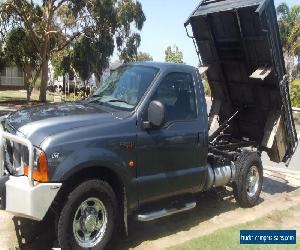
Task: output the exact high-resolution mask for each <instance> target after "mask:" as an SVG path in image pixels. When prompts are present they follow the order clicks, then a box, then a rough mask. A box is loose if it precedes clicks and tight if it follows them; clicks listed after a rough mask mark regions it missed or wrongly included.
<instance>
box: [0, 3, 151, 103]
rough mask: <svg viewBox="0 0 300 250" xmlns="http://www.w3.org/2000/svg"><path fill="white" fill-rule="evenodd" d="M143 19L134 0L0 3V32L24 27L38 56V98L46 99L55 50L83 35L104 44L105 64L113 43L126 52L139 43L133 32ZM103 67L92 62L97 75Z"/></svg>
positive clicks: (139, 8)
mask: <svg viewBox="0 0 300 250" xmlns="http://www.w3.org/2000/svg"><path fill="white" fill-rule="evenodd" d="M145 20H146V17H145V15H144V12H143V10H142V5H141V4H140V2H138V1H135V0H101V1H100V0H43V1H38V2H37V3H36V2H35V3H34V2H33V1H26V0H7V1H5V2H4V3H2V4H1V6H0V34H1V35H2V36H3V35H4V34H5V33H6V32H7V30H9V28H10V27H17V26H18V27H23V28H24V29H25V30H26V32H28V34H29V36H30V39H31V40H32V43H33V46H34V48H35V50H36V53H37V54H38V55H39V57H40V59H41V68H42V77H41V90H40V91H41V92H40V101H46V89H47V82H48V64H49V59H50V58H51V56H52V55H53V54H54V53H57V52H59V51H61V50H63V49H65V48H67V47H69V46H72V43H73V42H75V41H77V40H78V39H79V38H80V37H81V36H82V35H83V36H86V37H88V38H90V39H91V40H93V41H94V44H97V43H100V42H102V41H104V42H105V43H106V44H105V46H102V47H101V48H102V49H103V50H102V51H101V53H102V54H103V55H104V56H106V58H104V57H103V60H101V62H104V64H105V65H104V66H106V65H107V63H108V60H109V57H110V56H111V55H112V54H113V50H111V48H112V47H113V48H114V44H115V43H116V45H117V49H118V50H119V52H120V53H121V54H126V53H124V52H123V51H124V50H126V49H127V47H128V46H127V45H129V44H133V45H132V46H133V47H134V46H137V45H139V44H138V43H135V42H132V41H137V40H138V39H140V35H139V34H138V33H137V32H136V31H140V30H141V29H142V27H143V24H144V22H145ZM106 48H108V51H109V52H110V53H108V52H107V50H106ZM134 50H135V49H134ZM127 53H128V54H129V55H130V53H132V51H131V50H129V51H127ZM108 55H109V56H108ZM97 63H99V61H98V62H97ZM97 66H98V67H97ZM104 66H103V65H93V70H95V71H96V72H95V73H97V74H98V75H100V74H101V73H102V71H101V70H102V69H103V68H104Z"/></svg>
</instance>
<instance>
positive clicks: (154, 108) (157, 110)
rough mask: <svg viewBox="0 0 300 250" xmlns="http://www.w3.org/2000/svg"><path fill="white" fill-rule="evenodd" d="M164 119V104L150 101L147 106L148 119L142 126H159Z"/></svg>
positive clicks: (147, 127)
mask: <svg viewBox="0 0 300 250" xmlns="http://www.w3.org/2000/svg"><path fill="white" fill-rule="evenodd" d="M164 121H165V106H164V105H163V104H162V103H161V102H160V101H155V100H154V101H152V102H150V104H149V107H148V121H147V122H144V128H145V129H149V128H151V127H161V126H162V125H163V124H164Z"/></svg>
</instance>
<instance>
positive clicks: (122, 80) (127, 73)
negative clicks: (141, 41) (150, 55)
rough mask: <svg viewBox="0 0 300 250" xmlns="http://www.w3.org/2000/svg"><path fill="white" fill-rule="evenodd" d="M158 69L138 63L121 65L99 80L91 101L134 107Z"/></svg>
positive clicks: (125, 107)
mask: <svg viewBox="0 0 300 250" xmlns="http://www.w3.org/2000/svg"><path fill="white" fill-rule="evenodd" d="M158 71H159V70H158V69H157V68H152V67H146V66H140V65H127V66H122V67H120V68H118V69H117V70H115V71H114V72H113V73H112V74H111V75H110V76H109V77H108V78H107V79H106V80H104V81H102V82H101V84H100V87H99V89H98V90H97V91H96V92H95V94H94V95H93V96H92V97H91V101H92V102H94V101H95V102H100V103H102V104H107V105H110V106H113V107H116V108H124V109H130V110H131V109H134V108H135V107H136V105H137V104H138V103H139V101H140V100H141V98H142V96H143V95H144V93H145V91H146V89H147V88H148V87H149V85H150V83H151V82H152V81H153V80H154V78H155V77H156V75H157V73H158Z"/></svg>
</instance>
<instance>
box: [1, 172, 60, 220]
mask: <svg viewBox="0 0 300 250" xmlns="http://www.w3.org/2000/svg"><path fill="white" fill-rule="evenodd" d="M61 185H62V184H61V183H35V185H30V183H29V182H28V178H27V177H26V176H20V177H15V176H3V177H1V178H0V196H1V204H0V208H1V209H4V210H6V211H8V212H12V213H15V214H18V215H20V216H22V217H27V218H30V219H33V220H39V221H40V220H42V219H43V218H44V216H45V215H46V213H47V211H48V209H49V207H50V206H51V204H52V202H53V200H54V198H55V197H56V195H57V193H58V191H59V190H60V188H61Z"/></svg>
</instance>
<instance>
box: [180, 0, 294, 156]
mask: <svg viewBox="0 0 300 250" xmlns="http://www.w3.org/2000/svg"><path fill="white" fill-rule="evenodd" d="M189 24H190V25H191V27H192V31H193V36H191V37H192V38H193V39H194V42H195V45H196V48H197V53H198V55H199V59H200V62H201V67H200V68H201V69H202V71H204V70H206V76H207V80H208V82H209V85H210V87H211V90H212V97H213V108H212V111H211V114H210V119H211V120H212V119H213V117H214V116H218V119H219V123H220V124H222V123H223V122H225V121H226V120H228V119H229V118H230V117H231V116H232V115H233V114H234V113H236V112H237V111H239V113H238V115H237V116H236V117H235V118H234V119H233V120H232V122H230V126H229V127H226V130H225V133H227V134H230V135H231V137H232V138H235V139H237V140H240V141H241V142H245V141H253V143H255V144H257V146H258V147H259V148H261V149H262V150H265V151H267V152H268V154H269V156H270V158H271V160H273V161H275V162H280V161H287V159H288V158H290V157H291V156H292V154H293V152H294V150H295V146H296V143H297V134H296V131H295V126H294V121H293V118H292V110H291V103H290V97H289V92H288V85H289V82H288V79H287V76H286V69H285V64H284V58H283V51H282V46H281V41H280V35H279V29H278V24H277V17H276V11H275V7H274V2H273V0H204V1H202V2H201V3H200V5H199V6H198V7H197V8H196V10H195V11H194V12H193V13H192V15H191V16H190V18H189V19H188V21H187V22H186V24H185V26H188V25H189ZM201 73H203V72H201ZM223 133H224V131H223Z"/></svg>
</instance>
